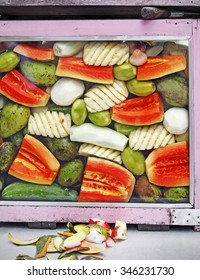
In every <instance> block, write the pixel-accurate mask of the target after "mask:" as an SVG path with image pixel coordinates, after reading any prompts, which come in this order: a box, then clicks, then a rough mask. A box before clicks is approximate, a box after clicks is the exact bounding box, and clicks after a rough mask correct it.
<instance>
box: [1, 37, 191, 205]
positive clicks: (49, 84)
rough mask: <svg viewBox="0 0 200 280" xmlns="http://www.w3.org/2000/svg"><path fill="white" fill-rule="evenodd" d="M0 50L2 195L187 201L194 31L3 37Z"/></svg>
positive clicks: (97, 200) (88, 200)
mask: <svg viewBox="0 0 200 280" xmlns="http://www.w3.org/2000/svg"><path fill="white" fill-rule="evenodd" d="M0 52H1V53H0V78H1V80H0V93H1V95H0V110H1V111H0V143H1V147H0V172H1V175H0V190H1V198H0V200H1V201H0V203H1V202H2V203H5V201H29V202H30V201H38V202H39V201H40V202H41V201H45V202H48V201H51V202H52V201H54V202H55V201H56V202H65V201H67V202H69V203H71V202H73V203H74V202H75V203H76V204H77V205H83V204H84V203H85V204H86V205H90V203H91V204H94V203H102V204H103V205H106V203H109V204H114V205H115V204H118V203H122V204H123V205H124V204H125V205H127V206H130V205H135V204H140V203H146V204H152V203H156V204H158V203H162V204H170V203H187V202H191V197H190V196H189V193H190V194H191V190H190V189H189V185H190V172H189V157H190V156H191V155H190V152H189V146H188V143H189V67H188V64H189V63H188V57H189V39H187V40H185V39H184V40H182V39H179V40H174V39H173V40H172V39H171V40H170V39H166V38H165V39H163V38H159V37H158V38H157V37H156V38H155V40H151V41H150V40H148V38H146V39H144V38H142V39H139V38H136V39H134V38H126V39H125V40H124V38H122V39H121V40H120V39H119V38H117V39H115V38H110V41H105V40H102V38H100V39H99V40H96V41H93V40H92V38H90V39H88V40H87V41H86V40H80V41H77V38H76V40H75V41H73V40H71V39H70V40H66V39H63V40H62V41H56V40H55V39H51V40H50V41H48V40H46V39H45V40H44V41H36V40H34V39H33V40H32V41H30V40H27V41H20V40H18V41H16V40H13V41H6V40H2V41H1V42H0ZM190 96H191V94H190ZM190 102H191V101H190ZM51 202H49V205H51Z"/></svg>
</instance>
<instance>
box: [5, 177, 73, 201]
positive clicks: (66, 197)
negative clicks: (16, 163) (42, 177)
mask: <svg viewBox="0 0 200 280" xmlns="http://www.w3.org/2000/svg"><path fill="white" fill-rule="evenodd" d="M2 199H5V200H46V201H48V200H50V201H77V200H78V193H77V191H75V190H68V189H65V188H62V187H61V186H59V185H58V184H56V183H53V184H52V185H51V186H46V185H39V184H34V183H26V182H14V183H11V184H10V185H8V186H6V187H5V188H4V189H3V191H2Z"/></svg>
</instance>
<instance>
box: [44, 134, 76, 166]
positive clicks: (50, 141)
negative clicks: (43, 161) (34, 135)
mask: <svg viewBox="0 0 200 280" xmlns="http://www.w3.org/2000/svg"><path fill="white" fill-rule="evenodd" d="M46 145H47V148H48V149H49V150H50V151H51V152H52V154H54V156H55V157H56V158H57V159H58V160H66V161H69V160H72V159H74V158H75V157H76V156H77V154H78V145H77V144H76V143H74V142H72V141H70V139H69V138H68V137H63V138H55V137H54V138H50V137H47V138H46Z"/></svg>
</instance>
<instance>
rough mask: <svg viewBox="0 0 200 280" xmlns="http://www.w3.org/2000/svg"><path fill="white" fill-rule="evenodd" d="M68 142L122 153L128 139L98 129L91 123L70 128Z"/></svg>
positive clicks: (109, 131)
mask: <svg viewBox="0 0 200 280" xmlns="http://www.w3.org/2000/svg"><path fill="white" fill-rule="evenodd" d="M70 140H71V141H76V142H83V143H90V144H94V145H98V146H101V147H105V148H110V149H115V150H118V151H123V150H124V148H125V147H126V144H127V142H128V138H127V137H126V136H125V135H123V134H121V133H119V132H117V131H115V130H113V129H111V128H108V127H99V126H96V125H94V124H91V123H84V124H82V125H79V126H76V125H74V126H72V127H71V129H70Z"/></svg>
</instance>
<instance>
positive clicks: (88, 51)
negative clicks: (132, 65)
mask: <svg viewBox="0 0 200 280" xmlns="http://www.w3.org/2000/svg"><path fill="white" fill-rule="evenodd" d="M128 58H129V47H128V45H127V44H126V43H123V42H121V43H119V42H88V43H87V44H86V45H85V46H84V52H83V60H84V62H85V64H88V65H95V66H100V65H101V66H107V65H109V66H112V65H115V64H116V65H120V64H122V63H123V62H125V61H126V60H127V59H128Z"/></svg>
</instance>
